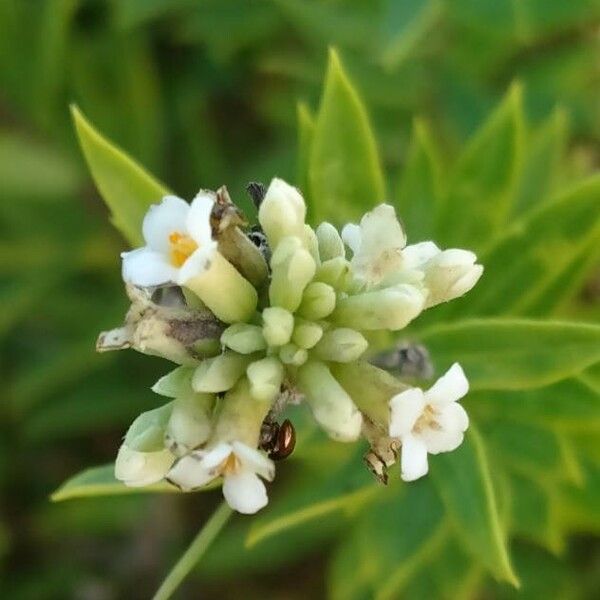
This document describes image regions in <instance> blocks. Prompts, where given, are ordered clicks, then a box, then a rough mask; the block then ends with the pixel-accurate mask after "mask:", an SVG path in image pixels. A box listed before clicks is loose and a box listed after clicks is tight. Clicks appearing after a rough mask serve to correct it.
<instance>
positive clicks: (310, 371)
mask: <svg viewBox="0 0 600 600" xmlns="http://www.w3.org/2000/svg"><path fill="white" fill-rule="evenodd" d="M298 386H299V388H300V390H301V391H302V392H303V393H304V395H305V397H306V401H307V403H308V405H309V406H310V408H311V410H312V413H313V415H314V417H315V420H316V421H317V422H318V423H319V425H321V427H323V428H324V429H325V430H326V431H327V433H328V434H329V435H330V436H331V437H332V438H333V439H336V440H338V441H341V442H351V441H354V440H356V439H357V438H358V436H359V435H360V430H361V425H362V415H361V414H360V412H359V411H358V410H357V408H356V406H354V403H353V402H352V399H351V398H350V396H349V395H348V394H347V393H346V392H345V391H344V388H342V386H340V384H339V383H338V382H337V381H336V380H335V378H334V377H333V375H332V374H331V372H330V371H329V369H328V368H327V367H326V366H325V365H324V364H323V363H322V362H320V361H314V360H310V361H308V362H307V363H306V364H305V365H303V366H302V367H300V369H299V370H298Z"/></svg>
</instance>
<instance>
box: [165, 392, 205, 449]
mask: <svg viewBox="0 0 600 600" xmlns="http://www.w3.org/2000/svg"><path fill="white" fill-rule="evenodd" d="M214 401H215V397H214V396H213V395H212V394H196V393H194V394H189V395H187V396H183V397H180V398H177V399H176V400H175V402H174V403H173V411H172V412H171V417H170V419H169V422H168V424H167V430H166V432H165V443H166V445H167V446H168V447H169V448H170V449H171V451H172V452H173V453H174V454H176V455H177V456H182V455H184V454H186V453H187V452H189V451H190V450H193V449H194V448H197V447H198V446H201V445H202V444H204V442H206V441H207V440H208V438H209V437H210V434H211V430H212V423H211V415H212V409H213V406H214Z"/></svg>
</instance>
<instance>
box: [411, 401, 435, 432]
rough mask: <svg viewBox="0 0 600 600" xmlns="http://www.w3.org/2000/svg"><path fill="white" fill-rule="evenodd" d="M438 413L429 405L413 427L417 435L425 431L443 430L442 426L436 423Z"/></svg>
mask: <svg viewBox="0 0 600 600" xmlns="http://www.w3.org/2000/svg"><path fill="white" fill-rule="evenodd" d="M436 417H437V411H436V410H435V409H434V408H433V407H432V406H431V404H428V405H427V406H426V407H425V408H424V409H423V412H422V413H421V416H420V417H419V418H418V419H417V422H416V423H415V425H414V427H413V431H414V432H415V433H421V432H422V431H423V430H424V429H435V430H436V431H438V430H439V429H441V427H440V424H439V423H438V422H437V421H436Z"/></svg>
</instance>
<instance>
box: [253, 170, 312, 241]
mask: <svg viewBox="0 0 600 600" xmlns="http://www.w3.org/2000/svg"><path fill="white" fill-rule="evenodd" d="M305 217H306V205H305V204H304V199H303V198H302V196H301V195H300V192H299V191H298V190H297V189H296V188H295V187H292V186H291V185H289V184H287V183H286V182H285V181H283V180H281V179H277V178H275V179H273V180H272V181H271V184H270V185H269V188H268V189H267V193H266V194H265V197H264V198H263V201H262V202H261V205H260V208H259V211H258V221H259V222H260V224H261V226H262V229H263V231H264V232H265V235H266V236H267V238H268V240H269V243H270V244H271V247H272V248H275V247H276V246H277V245H278V244H279V241H280V240H281V239H282V238H284V237H286V236H289V235H295V236H299V237H302V236H303V233H304V218H305Z"/></svg>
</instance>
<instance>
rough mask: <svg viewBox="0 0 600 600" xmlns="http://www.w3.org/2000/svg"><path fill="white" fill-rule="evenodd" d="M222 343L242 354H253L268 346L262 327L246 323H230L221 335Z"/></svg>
mask: <svg viewBox="0 0 600 600" xmlns="http://www.w3.org/2000/svg"><path fill="white" fill-rule="evenodd" d="M221 343H222V344H223V345H224V346H227V347H228V348H231V349H232V350H235V351H236V352H239V353H240V354H252V353H253V352H258V351H259V350H265V349H266V347H267V342H266V341H265V338H264V336H263V333H262V328H261V327H259V326H258V325H247V324H246V323H234V324H233V325H230V326H229V327H228V328H227V329H226V330H225V331H224V332H223V335H221Z"/></svg>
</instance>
